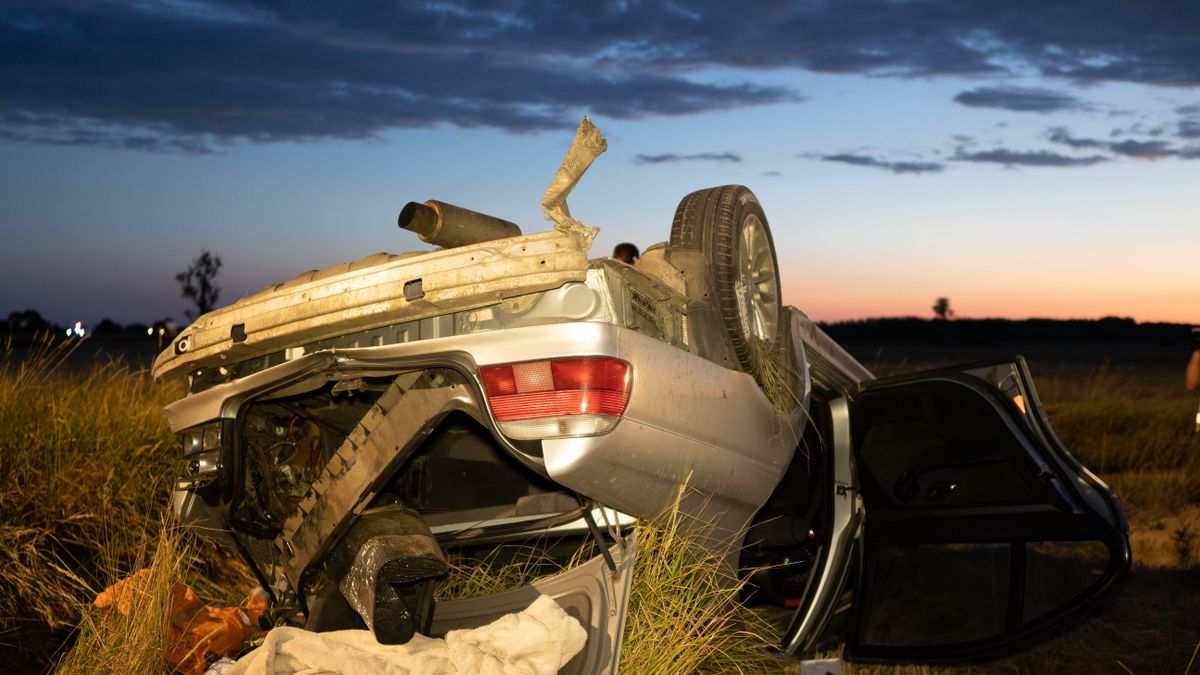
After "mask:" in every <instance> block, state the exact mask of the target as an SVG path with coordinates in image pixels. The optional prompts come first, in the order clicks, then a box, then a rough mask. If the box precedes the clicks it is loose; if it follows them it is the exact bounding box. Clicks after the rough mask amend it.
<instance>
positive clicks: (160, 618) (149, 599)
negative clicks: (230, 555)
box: [57, 527, 192, 675]
mask: <svg viewBox="0 0 1200 675" xmlns="http://www.w3.org/2000/svg"><path fill="white" fill-rule="evenodd" d="M191 541H192V540H191V538H190V537H188V536H187V535H186V534H185V533H184V532H183V531H182V530H180V529H179V528H175V527H164V528H162V530H161V536H160V537H159V538H158V539H157V540H156V541H155V542H153V548H152V549H151V548H150V546H149V545H148V544H143V545H141V546H139V547H138V548H137V550H136V552H135V555H134V564H135V566H137V567H138V568H139V569H141V568H145V569H148V570H149V575H148V576H147V577H146V578H145V580H144V583H142V584H141V585H139V586H137V587H135V588H134V589H133V592H131V593H130V594H129V608H128V612H127V613H122V612H119V611H116V610H114V609H95V608H88V609H87V610H86V611H85V612H84V613H83V617H82V619H81V620H80V623H79V635H78V638H77V639H76V642H75V645H74V647H72V649H71V650H70V651H69V652H68V653H67V654H66V656H65V657H64V658H63V660H62V661H61V662H60V663H59V664H58V671H57V672H58V673H59V674H60V675H91V674H93V673H94V674H96V675H100V674H101V673H120V672H125V673H164V674H165V673H168V672H169V671H170V668H169V667H168V665H167V662H166V660H165V654H166V652H167V648H168V647H169V646H170V645H169V644H168V635H167V630H166V628H167V620H168V617H169V614H170V607H169V602H170V597H171V594H170V590H171V587H172V586H174V585H175V584H177V583H182V582H183V581H184V576H185V574H186V572H187V568H188V565H189V561H190V560H191V558H192V556H191V555H189V551H188V547H189V545H190V543H191Z"/></svg>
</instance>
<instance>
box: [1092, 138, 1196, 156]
mask: <svg viewBox="0 0 1200 675" xmlns="http://www.w3.org/2000/svg"><path fill="white" fill-rule="evenodd" d="M1108 149H1109V150H1111V151H1112V152H1115V153H1117V154H1118V155H1125V156H1126V157H1137V158H1139V159H1161V158H1163V157H1175V156H1176V155H1178V154H1179V153H1178V152H1177V151H1176V150H1174V149H1173V148H1172V147H1171V145H1170V144H1169V143H1167V142H1166V141H1134V140H1128V141H1120V142H1119V143H1109V144H1108Z"/></svg>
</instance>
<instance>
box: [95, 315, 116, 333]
mask: <svg viewBox="0 0 1200 675" xmlns="http://www.w3.org/2000/svg"><path fill="white" fill-rule="evenodd" d="M122 330H123V329H122V327H121V324H119V323H116V322H115V321H113V320H112V319H110V318H108V317H107V316H106V317H104V318H103V319H100V323H98V324H96V327H95V328H93V329H92V333H93V334H95V335H113V334H115V333H120V332H121V331H122Z"/></svg>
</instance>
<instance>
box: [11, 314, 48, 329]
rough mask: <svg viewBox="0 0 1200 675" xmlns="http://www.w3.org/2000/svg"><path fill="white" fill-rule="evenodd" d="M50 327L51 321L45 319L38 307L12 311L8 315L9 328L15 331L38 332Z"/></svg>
mask: <svg viewBox="0 0 1200 675" xmlns="http://www.w3.org/2000/svg"><path fill="white" fill-rule="evenodd" d="M50 328H51V325H50V322H49V321H46V320H45V319H43V318H42V314H41V312H39V311H37V310H36V309H27V310H25V311H24V312H12V313H10V314H9V315H8V329H9V330H11V331H14V332H28V333H36V332H38V331H43V330H50Z"/></svg>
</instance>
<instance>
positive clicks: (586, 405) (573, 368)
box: [479, 356, 631, 440]
mask: <svg viewBox="0 0 1200 675" xmlns="http://www.w3.org/2000/svg"><path fill="white" fill-rule="evenodd" d="M479 375H480V377H481V379H482V380H483V390H484V393H486V394H487V399H488V407H489V408H490V409H491V411H492V417H494V418H495V419H496V422H498V423H499V425H500V430H501V431H502V432H503V433H504V434H505V435H506V436H508V437H510V438H516V439H524V440H528V439H542V438H562V437H564V436H594V435H597V434H603V433H607V432H608V431H610V430H612V428H613V427H614V426H616V424H617V421H618V420H619V419H620V417H621V415H623V414H624V413H625V405H626V404H627V403H628V402H629V389H630V384H631V378H630V367H629V364H628V363H625V362H624V361H620V360H618V359H612V358H607V357H592V356H589V357H583V358H574V359H554V360H549V361H529V362H526V363H512V364H508V365H503V366H486V367H484V368H480V369H479Z"/></svg>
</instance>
